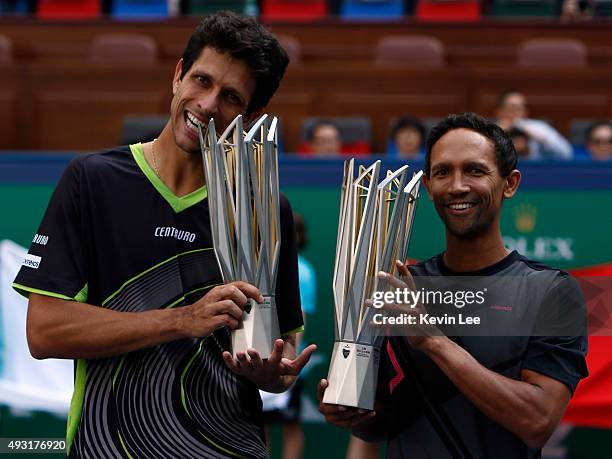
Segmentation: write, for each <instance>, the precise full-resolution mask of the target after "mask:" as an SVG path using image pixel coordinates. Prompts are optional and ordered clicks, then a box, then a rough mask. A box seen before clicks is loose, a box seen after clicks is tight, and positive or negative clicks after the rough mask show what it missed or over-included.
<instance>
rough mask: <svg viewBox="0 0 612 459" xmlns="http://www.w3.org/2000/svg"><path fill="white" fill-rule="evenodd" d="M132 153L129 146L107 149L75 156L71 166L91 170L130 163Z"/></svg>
mask: <svg viewBox="0 0 612 459" xmlns="http://www.w3.org/2000/svg"><path fill="white" fill-rule="evenodd" d="M131 159H132V152H131V149H130V146H129V145H123V146H119V147H112V148H107V149H105V150H100V151H95V152H89V153H81V154H78V155H77V156H75V157H74V158H73V159H72V161H71V164H73V165H74V166H76V167H79V168H86V169H87V170H92V169H96V168H101V167H106V166H109V165H114V164H122V163H125V162H126V161H131Z"/></svg>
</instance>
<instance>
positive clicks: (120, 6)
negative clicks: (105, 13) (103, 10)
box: [111, 0, 169, 19]
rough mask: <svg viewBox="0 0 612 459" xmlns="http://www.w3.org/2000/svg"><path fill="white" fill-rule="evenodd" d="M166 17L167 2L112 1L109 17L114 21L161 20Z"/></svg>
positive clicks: (154, 0)
mask: <svg viewBox="0 0 612 459" xmlns="http://www.w3.org/2000/svg"><path fill="white" fill-rule="evenodd" d="M168 15H169V11H168V1H167V0H112V5H111V16H113V17H114V18H116V19H155V18H159V19H162V18H167V17H168Z"/></svg>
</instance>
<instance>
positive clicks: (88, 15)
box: [36, 0, 102, 19]
mask: <svg viewBox="0 0 612 459" xmlns="http://www.w3.org/2000/svg"><path fill="white" fill-rule="evenodd" d="M101 12H102V5H101V2H100V0H38V1H37V2H36V17H37V18H38V19H95V18H98V17H100V13H101Z"/></svg>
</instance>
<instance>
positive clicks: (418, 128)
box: [390, 116, 425, 158]
mask: <svg viewBox="0 0 612 459" xmlns="http://www.w3.org/2000/svg"><path fill="white" fill-rule="evenodd" d="M391 140H392V141H393V144H394V146H395V152H397V156H399V157H402V158H418V157H419V156H422V155H423V154H424V150H423V143H424V140H425V128H424V127H423V124H422V123H421V122H420V121H419V120H418V119H417V118H415V117H413V116H403V117H401V118H400V119H398V120H397V121H396V122H395V123H394V124H393V127H392V128H391ZM390 153H391V151H390Z"/></svg>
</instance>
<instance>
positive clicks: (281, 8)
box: [261, 0, 328, 20]
mask: <svg viewBox="0 0 612 459" xmlns="http://www.w3.org/2000/svg"><path fill="white" fill-rule="evenodd" d="M327 13H328V7H327V2H326V1H325V0H262V3H261V17H262V19H266V20H267V19H291V20H311V19H320V18H324V17H326V16H327Z"/></svg>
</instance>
